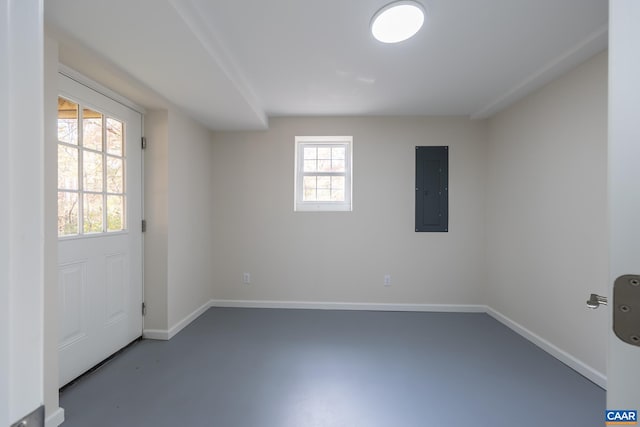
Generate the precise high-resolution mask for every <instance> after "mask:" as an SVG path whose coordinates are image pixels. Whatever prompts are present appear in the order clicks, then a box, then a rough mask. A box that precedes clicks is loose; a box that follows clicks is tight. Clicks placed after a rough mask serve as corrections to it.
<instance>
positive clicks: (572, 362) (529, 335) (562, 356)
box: [486, 307, 607, 390]
mask: <svg viewBox="0 0 640 427" xmlns="http://www.w3.org/2000/svg"><path fill="white" fill-rule="evenodd" d="M486 311H487V314H488V315H489V316H491V317H493V318H494V319H496V320H497V321H498V322H500V323H502V324H503V325H505V326H507V327H508V328H509V329H511V330H512V331H514V332H516V333H518V334H519V335H521V336H522V337H524V338H526V339H527V340H529V341H531V342H532V343H533V344H535V345H536V346H538V347H540V348H541V349H542V350H544V351H546V352H547V353H549V354H550V355H552V356H553V357H555V358H556V359H558V360H559V361H561V362H562V363H564V364H565V365H567V366H568V367H570V368H571V369H573V370H574V371H576V372H578V373H579V374H581V375H582V376H584V377H586V378H587V379H589V380H590V381H592V382H593V383H595V384H597V385H599V386H600V387H602V388H603V389H605V390H606V389H607V377H606V376H605V375H604V374H603V373H602V372H598V371H596V370H595V369H593V368H592V367H591V366H589V365H587V364H586V363H584V362H583V361H581V360H580V359H578V358H576V357H574V356H572V355H571V354H569V353H567V352H566V351H564V350H562V349H561V348H559V347H557V346H555V345H554V344H551V343H550V342H549V341H547V340H545V339H544V338H542V337H541V336H540V335H538V334H536V333H534V332H532V331H530V330H529V329H527V328H525V327H524V326H522V325H521V324H519V323H517V322H515V321H514V320H511V319H510V318H508V317H507V316H505V315H504V314H502V313H500V312H498V311H496V310H494V309H493V308H491V307H487V310H486Z"/></svg>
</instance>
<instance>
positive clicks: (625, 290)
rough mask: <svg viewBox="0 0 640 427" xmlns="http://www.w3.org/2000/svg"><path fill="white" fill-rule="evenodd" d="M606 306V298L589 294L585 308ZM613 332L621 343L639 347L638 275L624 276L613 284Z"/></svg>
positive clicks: (639, 309)
mask: <svg viewBox="0 0 640 427" xmlns="http://www.w3.org/2000/svg"><path fill="white" fill-rule="evenodd" d="M601 305H607V298H606V297H603V296H600V295H597V294H591V297H590V298H589V299H588V300H587V307H589V308H598V307H600V306H601ZM612 305H613V332H614V333H615V334H616V336H617V337H618V338H620V339H621V340H622V341H624V342H626V343H628V344H631V345H635V346H640V275H635V274H625V275H623V276H620V277H618V278H617V279H616V281H615V282H614V283H613V302H612Z"/></svg>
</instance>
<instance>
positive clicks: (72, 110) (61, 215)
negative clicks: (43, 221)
mask: <svg viewBox="0 0 640 427" xmlns="http://www.w3.org/2000/svg"><path fill="white" fill-rule="evenodd" d="M124 133H125V126H124V124H123V122H121V121H119V120H117V119H115V118H113V117H109V116H107V115H105V114H103V113H101V112H99V111H95V110H93V109H91V108H88V107H86V106H82V105H80V104H78V103H75V102H73V101H71V100H68V99H65V98H63V97H59V98H58V236H59V237H65V236H82V235H95V234H98V233H111V232H118V231H124V230H126V228H127V224H126V191H125V168H126V157H125V145H124V136H125V135H124Z"/></svg>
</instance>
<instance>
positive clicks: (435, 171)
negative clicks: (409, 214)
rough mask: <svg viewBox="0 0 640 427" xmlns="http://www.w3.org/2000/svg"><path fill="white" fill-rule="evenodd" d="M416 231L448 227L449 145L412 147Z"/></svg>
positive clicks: (435, 230) (441, 230)
mask: <svg viewBox="0 0 640 427" xmlns="http://www.w3.org/2000/svg"><path fill="white" fill-rule="evenodd" d="M416 231H419V232H424V231H426V232H429V231H431V232H446V231H449V147H416Z"/></svg>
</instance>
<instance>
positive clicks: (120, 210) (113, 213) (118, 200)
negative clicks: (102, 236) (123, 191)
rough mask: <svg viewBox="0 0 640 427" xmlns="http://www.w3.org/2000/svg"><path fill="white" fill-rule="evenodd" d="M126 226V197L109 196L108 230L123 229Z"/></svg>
mask: <svg viewBox="0 0 640 427" xmlns="http://www.w3.org/2000/svg"><path fill="white" fill-rule="evenodd" d="M124 228H125V227H124V197H123V196H107V231H121V230H124Z"/></svg>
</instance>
